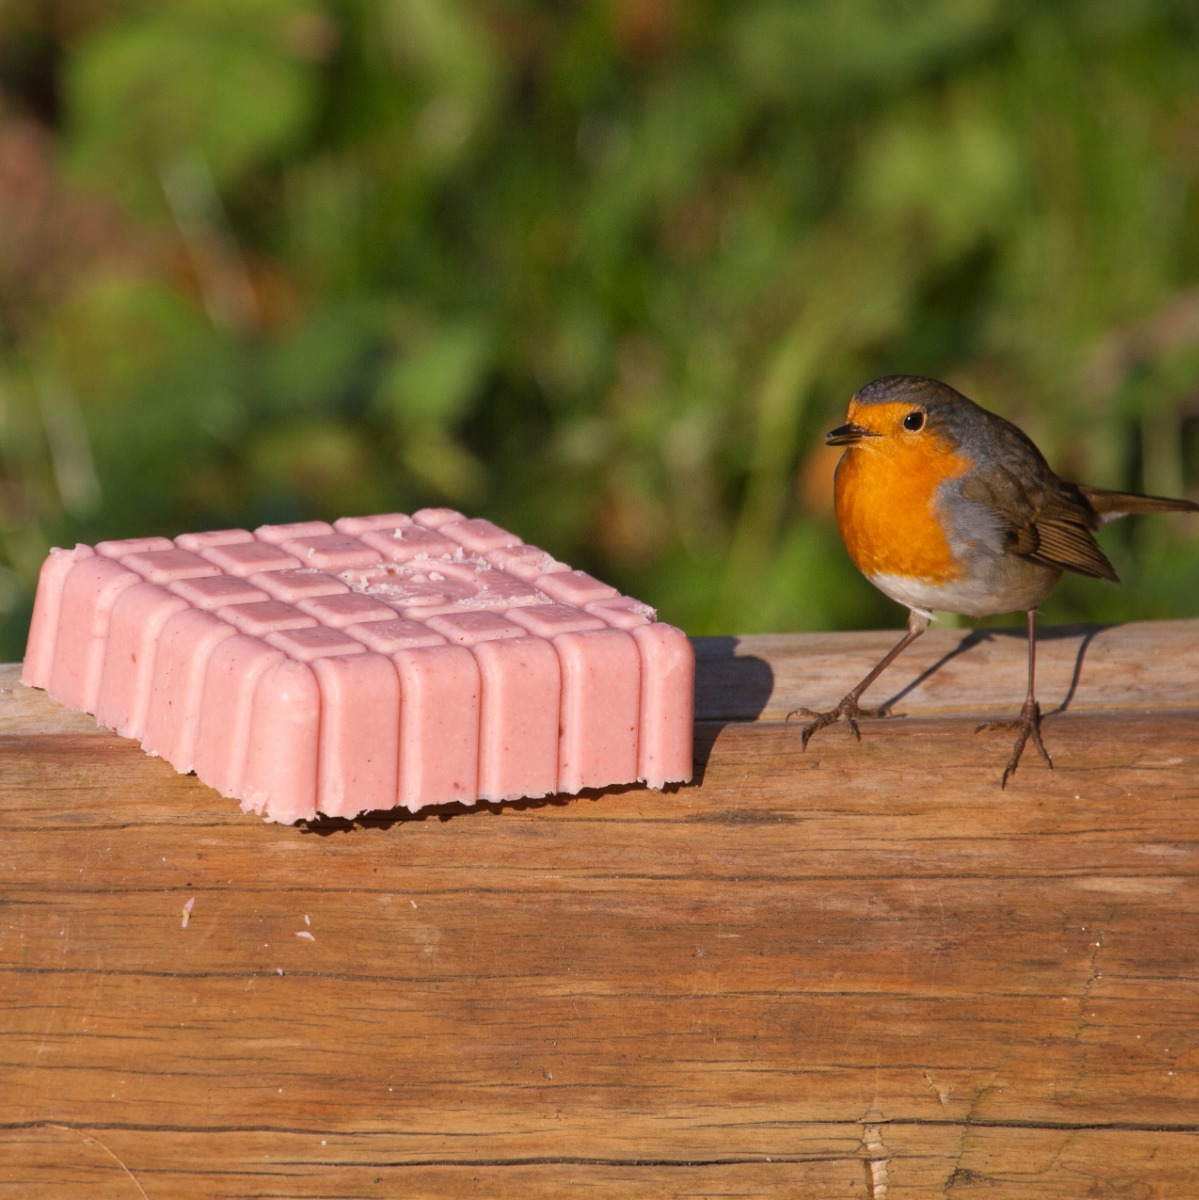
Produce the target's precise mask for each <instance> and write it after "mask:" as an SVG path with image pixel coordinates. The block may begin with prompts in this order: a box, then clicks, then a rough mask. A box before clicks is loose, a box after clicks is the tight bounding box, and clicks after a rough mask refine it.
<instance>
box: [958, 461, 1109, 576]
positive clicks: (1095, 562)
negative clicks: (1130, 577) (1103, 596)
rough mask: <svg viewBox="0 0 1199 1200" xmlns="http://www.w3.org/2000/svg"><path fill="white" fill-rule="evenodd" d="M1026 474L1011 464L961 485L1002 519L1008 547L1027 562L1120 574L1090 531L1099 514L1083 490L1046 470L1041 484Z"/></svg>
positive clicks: (1086, 572) (1088, 572) (1080, 571)
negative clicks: (1045, 475) (1048, 473)
mask: <svg viewBox="0 0 1199 1200" xmlns="http://www.w3.org/2000/svg"><path fill="white" fill-rule="evenodd" d="M1027 478H1029V475H1028V474H1025V475H1024V477H1023V478H1021V473H1019V472H1018V471H1015V470H1010V469H1001V470H997V471H992V472H989V473H988V477H987V478H986V479H985V480H984V479H983V478H982V477H981V476H976V477H974V478H972V479H968V480H965V481H963V484H962V487H961V491H962V494H963V495H964V496H966V497H967V498H968V499H972V500H977V501H979V502H981V503H984V504H986V505H988V507H990V508H991V509H992V511H993V512H994V513H995V514H996V515H997V517H998V519H999V521H1000V522H1001V523H1002V528H1003V536H1004V539H1005V541H1006V544H1007V548H1008V550H1009V551H1011V552H1012V553H1014V554H1018V555H1020V556H1021V557H1022V558H1027V559H1029V560H1030V561H1031V562H1037V563H1041V564H1043V565H1044V566H1047V567H1057V568H1058V569H1059V570H1063V571H1075V572H1077V573H1078V574H1079V575H1089V576H1091V577H1092V578H1095V579H1111V580H1113V581H1116V582H1118V581H1119V576H1118V575H1117V574H1116V569H1115V567H1113V566H1112V564H1111V563H1110V562H1109V561H1108V557H1107V555H1106V554H1104V553H1103V551H1102V549H1100V546H1099V543H1098V542H1097V541H1095V535H1094V533H1093V532H1092V531H1093V530H1095V529H1097V528H1098V527H1099V524H1100V520H1099V516H1098V514H1097V513H1096V512H1095V510H1094V509H1093V508H1092V507H1091V504H1090V502H1089V501H1088V500H1087V498H1086V496H1084V495H1083V493H1082V492H1081V491H1080V490H1079V489H1078V488H1077V487H1075V486H1074V485H1073V484H1072V483H1063V482H1062V481H1061V480H1060V479H1058V478H1057V477H1056V476H1050V477H1049V478H1047V479H1046V480H1045V482H1044V483H1043V484H1041V485H1040V486H1035V487H1030V486H1029V485H1028V483H1027V482H1025V480H1026V479H1027Z"/></svg>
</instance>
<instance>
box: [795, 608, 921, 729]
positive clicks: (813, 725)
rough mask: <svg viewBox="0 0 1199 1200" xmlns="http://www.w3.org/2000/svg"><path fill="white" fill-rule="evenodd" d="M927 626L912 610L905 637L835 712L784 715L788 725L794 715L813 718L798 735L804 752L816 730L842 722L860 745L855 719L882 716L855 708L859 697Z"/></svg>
mask: <svg viewBox="0 0 1199 1200" xmlns="http://www.w3.org/2000/svg"><path fill="white" fill-rule="evenodd" d="M928 622H929V618H928V617H926V616H924V615H922V614H921V613H918V612H916V611H915V610H912V611H910V612H909V613H908V631H907V633H905V634H904V635H903V637H901V638H900V639H899V641H898V642H896V643H895V645H894V646H892V647H891V649H890V650H888V651H887V653H886V654H884V655H883V657H882V658H881V659H880V660H879V662H878V664H877V665H876V666H875V667H874V669H873V670H872V671H871V672H870V674H869V675H867V676H866V678H865V679H863V680H862V682H861V683H859V684H858V686H857V687H855V688H854V689H853V690H852V691H851V692H847V693H846V694H845V696H844V697H843V698H842V700H841V703H840V704H838V705H837V707H836V708H830V709H829V710H828V711H827V712H817V711H816V710H815V709H812V708H793V709H792V710H791V711H790V712H789V713H788V714H787V720H788V721H789V720H791V718H792V717H794V716H796V715H799V716H804V717H812V718H814V719H813V720H811V721H809V722H808V723H807V724H806V725H805V726H804V727H803V732H802V733H801V734H800V742H799V744H800V747H801V748H802V749H804V750H806V749H807V748H808V739H809V738H810V737H811V736H812V734H814V733H815V732H816V731H817V730H818V729H823V728H824V727H825V726H826V725H831V724H832V723H833V722H834V721H844V722H845V724H846V725H848V726H849V728H850V731H851V732H852V733H853V736H854V737H855V738H857V740H858V741H859V742H860V741H861V740H862V734H861V732H860V730H859V729H858V718H859V717H880V716H882V715H883V710H882V709H881V708H876V709H863V708H859V707H858V701H859V700H860V699H861V698H862V693H863V692H864V691H865V690H866V689H867V688H868V687H869V686H870V685H871V684H872V683H873V682H874V681H875V680H876V679H877V678H878V677H879V676H880V675H881V674H882V673H883V672H884V671H885V670H886V669H887V668H888V667H889V666H890V665H891V664H892V663H893V662H894V661H895V660H896V659H897V658H898V657H899V656H900V655H901V654H902V653H903V652H904V651H905V650H906V649H907V648H908V647H909V646H910V645H911V644H912V643H913V642H914V641H915V640H916V639H917V638H918V637H919V636H920V635H921V634H922V633H923V632H924V631H925V630H926V629H927V628H928Z"/></svg>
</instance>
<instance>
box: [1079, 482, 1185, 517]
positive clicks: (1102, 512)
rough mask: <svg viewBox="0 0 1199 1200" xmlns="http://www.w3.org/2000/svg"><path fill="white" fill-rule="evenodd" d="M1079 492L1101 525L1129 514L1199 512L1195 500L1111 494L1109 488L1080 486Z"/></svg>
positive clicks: (1135, 494)
mask: <svg viewBox="0 0 1199 1200" xmlns="http://www.w3.org/2000/svg"><path fill="white" fill-rule="evenodd" d="M1078 490H1079V491H1080V492H1082V494H1083V496H1085V497H1086V500H1087V503H1088V504H1089V505H1090V506H1091V507H1092V508H1093V509H1094V510H1095V512H1096V513H1097V514H1098V516H1099V520H1100V523H1101V524H1104V525H1106V524H1107V522H1108V521H1114V520H1115V519H1116V518H1117V517H1123V516H1126V515H1127V514H1128V513H1151V512H1199V504H1196V503H1195V502H1194V501H1193V500H1171V499H1170V498H1169V497H1167V496H1139V495H1137V493H1136V492H1111V491H1108V489H1107V488H1097V487H1088V486H1087V485H1086V484H1079V485H1078Z"/></svg>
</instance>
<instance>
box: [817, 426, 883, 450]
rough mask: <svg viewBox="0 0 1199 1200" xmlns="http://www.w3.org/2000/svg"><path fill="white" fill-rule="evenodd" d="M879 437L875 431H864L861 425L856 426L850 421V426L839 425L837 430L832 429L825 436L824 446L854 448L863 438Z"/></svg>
mask: <svg viewBox="0 0 1199 1200" xmlns="http://www.w3.org/2000/svg"><path fill="white" fill-rule="evenodd" d="M878 436H879V435H878V434H877V433H875V432H874V430H873V429H864V428H863V427H862V426H861V425H855V424H854V423H853V422H852V421H850V422H849V423H848V424H845V425H838V426H837V428H836V429H830V430H829V431H828V433H826V434H825V435H824V444H825V445H826V446H852V445H854V443H855V442H860V441H861V440H862V439H863V438H868V437H878Z"/></svg>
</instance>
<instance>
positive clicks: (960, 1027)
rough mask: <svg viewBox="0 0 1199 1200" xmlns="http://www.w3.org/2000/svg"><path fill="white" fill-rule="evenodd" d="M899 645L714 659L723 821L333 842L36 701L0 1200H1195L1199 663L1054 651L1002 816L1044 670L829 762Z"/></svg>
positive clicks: (12, 961) (1195, 658)
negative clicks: (987, 723) (1004, 783)
mask: <svg viewBox="0 0 1199 1200" xmlns="http://www.w3.org/2000/svg"><path fill="white" fill-rule="evenodd" d="M894 636H895V635H894V634H892V633H883V634H864V635H836V636H796V637H769V638H746V639H742V640H741V641H740V642H739V643H737V642H735V641H734V640H733V639H710V640H706V641H702V642H700V643H699V644H698V648H699V652H700V672H699V684H698V697H699V719H698V750H699V755H700V758H701V760H702V764H701V781H700V782H699V784H698V785H695V786H691V787H687V788H682V789H678V790H675V791H673V792H669V793H666V794H659V793H653V792H647V791H644V790H642V789H638V788H629V789H618V790H614V791H610V792H605V793H596V794H587V795H585V796H583V797H576V798H571V799H559V800H555V801H553V802H548V803H529V804H514V805H507V806H503V807H502V808H487V809H485V810H482V811H471V810H466V809H460V810H457V811H454V812H452V813H447V812H428V813H425V814H421V815H419V816H416V817H411V816H395V815H392V816H380V817H378V818H375V819H371V820H366V821H362V822H358V823H355V824H353V825H349V824H346V823H340V824H336V825H333V826H330V827H328V828H325V829H304V828H284V827H279V826H272V825H266V824H263V823H261V822H260V821H258V820H257V819H256V818H253V817H248V816H244V815H242V814H241V813H240V812H239V811H238V810H237V806H236V805H235V804H233V803H232V802H230V801H227V800H225V799H223V798H221V797H220V796H218V795H216V794H215V793H214V792H212V791H210V790H209V789H207V788H205V787H204V786H203V785H201V784H200V783H198V782H197V781H196V780H195V779H194V778H191V777H180V776H177V775H175V774H174V773H173V772H172V771H171V770H170V768H169V767H167V766H166V765H164V764H163V763H162V762H160V761H157V760H154V759H151V758H148V757H146V756H145V755H143V754H142V753H141V752H140V751H139V750H138V749H137V747H136V746H134V745H133V744H131V743H129V742H126V741H123V740H122V739H120V738H118V737H116V736H115V735H111V734H107V733H103V732H100V731H97V729H96V727H95V725H94V723H93V722H91V720H90V719H88V718H84V717H80V716H78V715H76V714H71V713H65V712H64V711H63V710H61V709H60V708H58V707H57V706H55V705H53V704H52V703H51V702H50V701H48V700H47V699H46V697H45V696H44V695H42V694H41V693H37V692H31V691H29V690H28V689H25V688H22V687H21V686H20V685H19V683H18V682H17V672H16V669H15V668H0V1083H2V1085H3V1086H2V1087H0V1197H2V1198H3V1200H10V1198H11V1200H16V1198H18V1197H19V1198H20V1200H28V1198H34V1200H41V1198H49V1197H53V1198H55V1200H61V1198H63V1197H70V1198H73V1197H88V1198H90V1197H97V1198H100V1200H108V1198H110V1197H111V1198H113V1200H131V1198H132V1200H137V1198H139V1197H146V1198H148V1200H167V1198H175V1197H187V1198H190V1197H196V1198H200V1197H203V1198H205V1200H209V1198H223V1197H229V1198H233V1197H238V1198H242V1197H318V1196H319V1197H325V1198H328V1197H338V1198H341V1197H346V1198H348V1197H364V1196H380V1197H398V1196H402V1197H420V1196H452V1197H458V1196H469V1195H479V1196H488V1197H497V1198H505V1197H518V1198H520V1200H527V1198H528V1197H531V1196H572V1197H573V1196H583V1197H589V1196H594V1197H605V1198H606V1197H616V1198H626V1197H627V1198H630V1200H631V1198H634V1197H636V1198H643V1197H657V1196H702V1197H708V1196H745V1197H750V1196H753V1197H758V1196H761V1197H812V1198H816V1200H820V1198H823V1197H827V1198H830V1200H831V1198H838V1200H839V1198H843V1197H863V1198H871V1200H884V1198H885V1200H900V1198H903V1197H928V1196H952V1197H954V1198H956V1200H960V1198H963V1197H970V1196H978V1197H984V1196H985V1197H987V1200H994V1198H999V1200H1017V1198H1020V1200H1024V1198H1028V1200H1032V1198H1034V1197H1035V1198H1036V1200H1044V1198H1057V1197H1061V1198H1063V1200H1065V1198H1069V1200H1076V1198H1078V1197H1085V1196H1113V1197H1122V1196H1127V1197H1138V1198H1141V1197H1175V1196H1176V1197H1193V1196H1194V1195H1196V1187H1197V1186H1199V1185H1197V1183H1196V1180H1197V1179H1199V805H1197V803H1196V801H1199V622H1170V623H1160V624H1150V625H1139V626H1126V627H1122V628H1113V629H1103V630H1088V631H1077V630H1075V631H1065V632H1062V633H1056V634H1049V635H1048V636H1046V638H1045V640H1044V642H1043V645H1042V654H1041V658H1040V666H1041V672H1040V675H1041V681H1042V686H1041V689H1040V691H1041V696H1042V700H1043V703H1044V706H1045V708H1046V710H1052V709H1054V708H1056V707H1058V706H1060V704H1061V703H1062V701H1063V700H1064V699H1067V698H1068V699H1069V704H1068V707H1067V709H1066V711H1065V712H1063V713H1060V714H1059V715H1056V716H1053V717H1051V718H1050V719H1049V720H1048V721H1047V722H1046V727H1045V736H1046V742H1047V744H1048V746H1049V748H1050V750H1051V752H1052V753H1053V755H1054V759H1055V764H1056V767H1057V769H1056V770H1055V771H1053V772H1048V771H1046V770H1045V769H1044V768H1043V767H1042V766H1041V765H1040V764H1039V762H1038V761H1037V760H1036V758H1035V755H1032V754H1030V755H1029V756H1027V757H1026V760H1025V762H1024V764H1023V765H1022V766H1021V768H1020V770H1019V771H1018V772H1017V774H1016V776H1015V777H1014V779H1013V780H1012V781H1011V783H1010V784H1009V785H1008V788H1007V790H1006V791H1005V792H1002V793H1001V792H1000V791H999V788H998V779H999V773H1000V770H1001V768H1002V765H1003V762H1004V761H1005V760H1006V758H1007V754H1008V751H1009V749H1010V740H1009V735H1008V734H1000V733H995V734H980V735H978V736H975V735H974V734H973V732H972V731H973V728H974V726H975V724H976V723H977V721H978V719H979V716H980V715H982V716H994V715H996V712H997V711H1006V712H1014V710H1015V708H1016V707H1017V705H1018V703H1019V700H1020V697H1021V696H1022V692H1023V671H1024V644H1023V640H1022V639H1021V638H1020V637H1016V636H1010V635H1007V634H998V635H994V636H992V637H990V638H988V639H984V640H977V639H970V640H969V642H968V644H967V646H966V648H965V649H964V650H962V651H961V652H957V649H958V647H959V646H960V644H961V643H962V641H963V639H964V637H965V636H966V635H964V634H962V633H958V632H953V631H951V632H947V633H932V634H929V635H928V636H927V637H926V638H925V639H922V643H923V644H921V643H917V645H916V646H915V647H913V649H912V650H911V651H910V652H909V654H908V655H906V656H905V658H903V659H901V660H900V662H899V663H898V664H897V665H896V666H895V667H894V668H893V670H892V671H891V672H890V673H889V674H888V675H887V676H884V678H883V680H882V681H881V682H880V684H879V685H878V692H877V697H876V699H877V700H880V701H881V700H885V699H888V698H889V697H892V696H896V695H897V694H898V695H900V698H899V699H898V700H897V702H896V711H897V712H900V713H904V714H907V715H906V716H905V717H904V718H903V719H897V720H891V721H884V722H870V723H868V724H866V725H865V726H864V730H863V732H864V737H863V741H862V742H861V744H856V743H855V742H854V741H853V739H852V737H851V736H850V735H849V734H848V732H847V731H846V730H845V729H843V728H836V727H835V728H832V729H828V730H825V731H823V732H822V733H821V734H818V735H817V737H816V738H814V739H813V742H812V744H811V746H810V747H809V749H808V751H807V752H806V753H803V752H801V751H800V749H799V740H798V736H797V730H796V728H795V727H794V725H788V724H786V723H784V722H783V720H782V719H781V718H782V716H783V715H784V714H785V713H786V711H787V710H788V709H790V708H792V707H795V706H797V705H799V704H805V703H806V704H812V703H827V702H831V701H834V700H835V699H837V698H838V697H839V695H840V694H841V693H842V692H843V691H844V690H846V689H847V688H848V687H849V686H850V685H851V684H852V683H854V682H856V680H857V678H858V677H859V676H860V675H861V674H862V673H864V671H865V669H866V668H867V667H868V666H869V665H871V663H872V661H873V660H874V659H875V658H876V657H877V655H878V654H879V653H880V652H881V651H882V650H883V649H885V648H886V647H887V646H888V645H889V644H890V643H891V641H893V639H894ZM937 664H940V665H939V666H938V665H937ZM934 667H936V669H935V670H932V668H934ZM929 671H931V673H929V674H927V676H926V677H925V678H924V679H923V681H922V682H921V683H920V684H919V685H918V686H917V687H915V688H911V689H909V688H908V685H909V684H910V683H911V682H912V681H913V680H916V679H918V678H920V677H921V676H924V675H926V672H929ZM193 897H194V901H195V902H194V907H193V909H192V912H191V917H190V921H189V922H188V924H187V925H186V927H184V924H183V920H182V910H183V907H184V904H185V902H187V901H188V900H189V899H191V898H193ZM297 935H305V936H297ZM309 935H310V936H309Z"/></svg>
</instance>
